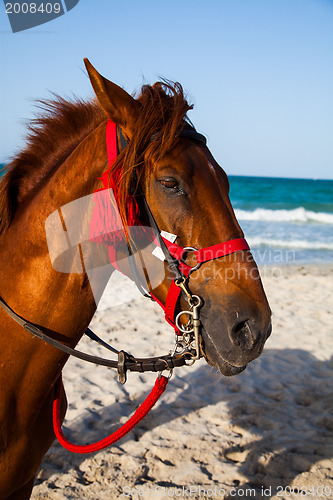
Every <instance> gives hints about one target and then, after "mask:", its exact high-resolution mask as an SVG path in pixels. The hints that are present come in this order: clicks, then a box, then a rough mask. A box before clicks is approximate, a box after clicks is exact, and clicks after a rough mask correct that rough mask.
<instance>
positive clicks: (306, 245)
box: [247, 237, 333, 250]
mask: <svg viewBox="0 0 333 500" xmlns="http://www.w3.org/2000/svg"><path fill="white" fill-rule="evenodd" d="M247 241H248V243H249V245H250V247H252V248H253V247H262V246H265V247H278V248H292V249H294V250H297V249H303V250H333V243H330V242H321V241H308V240H273V239H269V238H260V237H253V238H251V237H249V238H247Z"/></svg>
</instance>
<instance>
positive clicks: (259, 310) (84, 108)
mask: <svg viewBox="0 0 333 500" xmlns="http://www.w3.org/2000/svg"><path fill="white" fill-rule="evenodd" d="M86 66H87V70H88V73H89V76H90V80H91V82H92V86H93V88H94V91H95V93H96V96H97V101H96V102H95V101H92V102H82V101H77V102H67V101H64V100H62V99H58V100H56V101H54V102H52V103H48V107H49V112H48V113H44V116H41V117H40V118H39V119H38V120H37V123H36V124H35V125H34V126H33V127H32V128H31V131H30V136H29V140H28V143H27V147H26V149H25V150H24V151H23V152H21V153H20V154H19V155H18V156H17V157H16V158H15V159H14V160H13V161H12V163H11V164H10V165H9V166H8V172H7V173H6V175H5V177H4V178H3V180H2V181H1V184H0V217H1V219H0V232H1V239H0V255H1V270H0V277H1V279H0V295H1V297H2V298H3V299H4V300H5V301H6V303H7V304H8V305H9V306H10V307H11V308H12V309H13V310H14V311H15V312H16V313H17V314H19V315H20V316H21V317H24V318H25V319H26V320H27V321H29V322H31V323H33V324H34V325H37V326H39V327H41V328H43V329H44V331H46V332H48V334H49V335H50V336H51V337H52V338H54V339H57V340H59V341H61V342H62V343H63V344H65V345H68V346H71V347H74V346H75V345H76V344H77V342H78V341H79V339H80V337H81V336H82V334H83V332H84V331H85V330H86V328H87V327H88V325H89V323H90V321H91V319H92V317H93V315H94V312H95V309H96V304H95V300H94V297H93V293H92V291H91V287H90V284H89V280H88V279H87V274H86V273H85V272H82V273H61V272H58V271H56V270H55V269H54V268H53V266H52V264H51V262H50V256H49V251H48V246H47V241H46V235H45V221H46V219H47V218H48V216H49V215H50V214H52V213H53V212H54V211H55V210H57V209H58V208H59V207H61V206H63V205H66V204H68V203H69V202H71V201H73V200H77V199H79V198H81V197H84V196H86V195H89V194H91V193H92V192H93V191H95V190H96V189H98V188H100V187H101V181H100V180H99V178H100V176H101V174H102V173H103V172H104V171H105V170H106V168H107V151H106V143H105V130H106V123H107V119H109V118H110V119H111V120H112V121H113V122H115V123H117V124H118V125H119V126H121V127H122V131H123V133H124V135H125V137H126V139H127V141H128V146H127V147H126V148H125V149H124V150H123V152H122V153H121V154H120V155H119V157H118V159H117V161H116V164H115V168H116V166H117V165H120V164H121V165H122V171H123V176H122V178H121V180H120V181H119V192H120V193H122V194H123V196H120V198H119V200H120V201H119V203H120V212H121V213H124V212H126V201H125V200H126V195H127V194H128V193H129V192H130V190H131V189H132V186H133V182H134V180H135V179H137V181H136V187H137V188H138V187H139V188H140V189H141V191H142V192H143V194H144V195H145V197H146V200H147V203H148V205H149V207H150V210H151V213H152V214H153V217H154V219H155V221H156V223H157V225H158V227H159V228H161V229H163V230H165V231H168V232H170V233H173V234H175V235H177V242H178V243H179V244H180V245H182V246H183V247H186V246H194V247H196V248H203V247H208V246H210V245H215V244H216V243H219V242H224V241H228V240H231V239H234V238H242V237H243V233H242V231H241V229H240V227H239V225H238V223H237V220H236V218H235V215H234V212H233V210H232V207H231V204H230V201H229V196H228V189H229V184H228V179H227V176H226V174H225V173H224V171H223V170H222V168H220V167H219V165H218V164H217V163H216V161H215V160H214V158H213V156H212V155H211V153H210V151H209V150H208V148H207V147H206V145H205V144H204V143H203V142H198V141H195V140H192V139H191V137H190V135H189V136H188V137H186V136H180V135H178V134H177V133H178V132H179V130H182V129H184V128H185V129H189V130H192V129H193V127H192V125H191V124H190V122H189V121H188V119H187V118H186V113H187V111H188V110H189V109H190V106H189V105H188V104H187V102H186V100H185V98H184V95H183V92H182V88H181V86H180V85H179V84H175V85H172V84H170V83H165V82H164V83H156V84H154V85H153V86H144V87H143V88H142V90H141V94H140V96H139V97H138V99H134V98H133V97H131V96H130V95H129V94H127V93H126V92H125V91H124V90H123V89H121V88H120V87H118V86H117V85H115V84H113V83H111V82H110V81H108V80H106V79H105V78H103V77H102V76H101V75H100V74H99V73H98V72H97V71H96V70H95V69H94V68H93V67H92V66H91V64H90V63H89V62H88V61H86ZM152 138H154V140H152ZM232 257H233V258H232V259H231V258H227V257H221V258H219V259H215V260H211V261H209V262H207V263H205V264H203V265H202V266H201V267H200V268H199V269H198V270H197V271H195V273H193V274H192V276H191V281H190V286H191V291H192V293H196V294H198V295H200V296H201V297H202V299H203V301H204V303H203V306H202V308H201V323H202V329H201V333H200V342H201V348H202V352H203V354H204V357H205V359H206V360H207V362H208V363H209V364H211V365H212V366H215V367H217V368H218V369H219V370H220V371H221V372H222V373H223V374H225V375H233V374H236V373H239V372H240V371H242V370H243V369H244V368H245V366H246V365H247V364H248V363H249V362H250V361H252V360H253V359H255V358H257V357H258V356H259V355H260V354H261V352H262V349H263V345H264V343H265V341H266V339H267V337H268V336H269V334H270V331H271V322H270V316H271V313H270V309H269V306H268V303H267V300H266V296H265V294H264V291H263V288H262V284H261V281H260V278H259V275H258V271H257V268H256V265H255V263H254V261H253V259H252V258H251V254H250V252H249V251H244V250H243V251H238V252H236V253H234V254H233V256H232ZM169 286H170V270H169V269H168V266H167V264H166V263H165V277H164V279H163V281H162V282H161V283H160V284H159V285H158V286H156V288H155V289H154V290H150V291H152V292H153V293H154V295H155V296H156V297H157V298H158V299H159V300H160V301H161V302H162V303H165V300H166V296H167V292H168V288H169ZM182 300H183V299H182ZM183 304H184V303H183V302H181V303H180V307H182V306H183ZM0 321H1V323H0V324H1V328H0V339H1V340H0V342H1V362H0V422H1V424H0V498H1V499H16V500H18V499H27V498H29V497H30V495H31V490H32V487H33V483H34V476H35V474H36V471H37V469H38V467H39V465H40V463H41V460H42V458H43V456H44V454H45V453H46V451H47V449H48V448H49V447H50V446H51V444H52V441H53V440H54V433H53V429H52V421H51V411H52V410H51V408H52V401H53V397H54V385H55V383H56V381H57V379H58V377H59V374H60V372H61V370H62V367H63V366H64V364H65V363H66V360H67V358H68V355H66V354H64V353H62V352H60V351H58V350H57V349H55V348H54V347H52V346H49V345H47V344H46V343H45V342H43V341H41V340H39V339H36V338H35V337H33V336H32V335H31V334H30V333H28V332H27V331H25V330H24V329H23V328H22V327H21V326H20V325H18V324H17V323H15V322H14V321H13V319H12V318H11V317H9V316H8V315H7V314H6V313H5V312H4V311H3V310H2V309H1V308H0ZM63 399H64V398H63ZM63 413H65V404H64V408H63Z"/></svg>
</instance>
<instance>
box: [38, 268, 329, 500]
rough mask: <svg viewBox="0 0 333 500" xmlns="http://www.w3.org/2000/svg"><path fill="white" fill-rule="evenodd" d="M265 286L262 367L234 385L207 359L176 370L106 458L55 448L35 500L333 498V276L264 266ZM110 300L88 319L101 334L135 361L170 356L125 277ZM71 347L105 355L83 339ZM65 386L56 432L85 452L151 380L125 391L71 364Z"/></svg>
mask: <svg viewBox="0 0 333 500" xmlns="http://www.w3.org/2000/svg"><path fill="white" fill-rule="evenodd" d="M262 277H263V282H264V286H265V289H266V292H267V295H268V298H269V301H270V305H271V308H272V310H273V333H272V336H271V337H270V339H269V340H268V341H267V343H266V348H265V350H264V353H263V355H262V356H261V357H260V358H259V359H258V360H256V361H254V362H252V363H251V364H250V365H249V366H248V368H247V369H246V370H245V372H243V373H242V374H240V375H238V376H236V377H232V378H225V377H222V376H221V375H220V374H219V373H218V372H217V371H216V370H214V369H212V368H211V367H209V366H208V365H207V364H206V363H205V361H204V360H200V361H199V362H197V363H195V365H194V366H192V367H183V368H178V369H177V370H175V372H174V374H173V377H172V379H171V380H170V382H169V385H168V388H167V390H166V392H165V393H164V394H163V396H162V398H161V399H160V401H159V402H158V403H157V405H156V407H155V408H154V409H153V410H152V412H151V413H150V414H149V415H148V417H147V418H146V419H145V420H143V421H142V422H141V423H140V424H139V425H138V426H137V427H136V428H135V430H133V431H132V432H130V433H129V434H128V435H127V436H126V437H125V438H123V439H122V440H121V441H120V442H118V443H117V444H116V445H114V446H113V447H111V448H109V449H106V450H104V451H101V452H98V453H95V454H90V455H77V454H72V453H70V452H68V451H66V450H65V449H63V448H62V447H61V446H60V445H59V444H58V443H57V442H55V443H54V445H53V446H52V448H51V449H50V450H49V452H48V453H47V455H46V456H45V459H44V461H43V463H42V465H41V467H40V470H39V472H38V475H37V478H36V485H35V488H34V491H33V495H32V498H33V499H34V500H37V499H43V500H46V499H52V500H62V499H74V498H75V499H76V498H80V499H83V498H86V499H89V500H95V499H96V500H100V499H116V498H123V499H125V498H170V497H171V498H172V497H178V498H227V492H229V496H230V498H256V499H259V498H272V499H281V498H283V499H287V498H311V499H317V498H323V499H326V498H333V471H332V469H333V463H332V455H333V442H332V433H333V418H332V374H333V360H332V352H333V350H332V347H333V335H332V305H333V266H332V265H331V266H330V265H326V266H323V265H322V266H311V267H305V266H294V267H291V266H290V267H289V266H285V267H276V268H266V269H262ZM122 289H123V290H125V297H126V296H129V294H131V298H132V300H131V301H128V302H126V299H125V298H124V296H123V298H122V296H121V290H122ZM106 296H107V298H108V300H107V301H106V302H107V303H109V304H110V303H112V304H113V307H111V308H108V309H105V307H106V306H105V303H104V305H102V307H101V309H102V310H101V311H99V312H97V313H96V315H95V317H94V319H93V322H92V328H93V329H95V331H96V332H97V333H101V334H103V336H104V338H106V339H108V340H110V341H111V342H112V343H113V344H114V345H116V346H120V347H121V348H122V349H125V350H128V351H129V352H132V353H133V354H135V355H136V356H150V355H158V354H164V353H167V352H168V351H169V350H170V348H171V347H172V344H173V332H172V330H171V329H170V327H168V326H167V325H166V323H165V322H164V320H163V315H162V312H161V309H160V308H159V307H158V306H157V305H156V304H154V303H152V302H150V301H149V300H147V299H144V298H143V297H141V296H139V295H138V294H137V293H136V291H135V290H133V288H132V285H130V284H128V282H127V281H124V278H120V279H118V280H117V282H116V283H115V282H114V283H113V284H112V286H110V287H109V288H108V290H107V294H106ZM110 301H111V302H110ZM116 301H117V302H116ZM79 347H80V348H81V349H82V350H86V351H88V352H91V353H98V354H99V355H105V354H106V355H107V352H104V350H102V349H101V348H100V347H99V346H97V345H93V344H92V342H91V341H90V340H88V339H83V340H82V341H81V342H80V345H79ZM63 377H64V384H65V387H66V392H67V396H68V400H69V409H68V411H67V415H66V420H65V424H64V432H65V434H66V436H67V437H69V438H70V439H71V440H72V441H74V442H76V443H79V444H85V443H88V442H89V443H90V442H93V441H94V440H98V439H101V438H103V437H104V436H105V435H107V434H109V433H110V432H111V431H112V430H115V429H116V428H117V426H118V425H119V424H120V423H123V422H124V421H125V420H126V417H128V416H129V415H131V414H132V413H133V411H134V410H135V409H136V407H137V406H138V404H139V403H140V402H141V401H142V400H143V399H144V397H145V395H146V394H147V393H148V392H149V391H150V389H151V387H152V385H153V384H154V381H155V378H156V375H154V374H144V375H142V374H129V380H128V382H127V384H126V385H125V386H121V385H120V384H119V383H118V381H117V379H116V375H115V373H114V371H113V370H111V369H107V368H103V367H96V366H95V365H90V364H88V363H84V362H81V361H78V360H74V359H70V360H69V362H68V363H67V365H66V367H65V369H64V373H63ZM297 488H299V489H300V491H298V490H297ZM302 489H303V490H302ZM292 490H293V493H290V492H291V491H292ZM302 491H304V492H306V493H307V494H306V495H305V494H302Z"/></svg>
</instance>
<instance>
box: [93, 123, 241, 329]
mask: <svg viewBox="0 0 333 500" xmlns="http://www.w3.org/2000/svg"><path fill="white" fill-rule="evenodd" d="M106 148H107V154H108V164H109V169H108V170H107V171H106V172H104V174H103V175H102V181H103V184H104V189H106V188H110V187H112V185H110V181H109V172H110V169H111V168H112V165H113V163H114V161H115V159H116V158H117V155H118V145H117V126H116V124H115V123H114V122H112V121H111V120H108V122H107V126H106ZM111 184H112V181H111ZM128 203H130V204H131V203H133V204H134V206H135V207H136V201H135V199H134V198H132V199H131V200H129V202H128ZM133 210H134V211H136V208H135V209H132V211H133ZM163 241H164V243H165V244H166V246H167V248H168V250H169V252H170V254H171V255H172V256H173V257H174V258H175V259H177V260H178V262H179V269H180V271H181V272H182V273H183V274H184V276H186V277H189V276H190V274H191V273H192V272H193V271H195V270H196V269H198V267H199V266H200V265H201V264H203V263H204V262H208V261H210V260H213V259H218V258H220V257H224V256H226V255H230V254H232V253H234V252H238V251H240V250H249V249H250V248H249V245H248V244H247V242H246V240H245V239H244V238H236V239H234V240H229V241H225V242H223V243H218V244H217V245H213V246H210V247H206V248H200V249H198V250H197V249H194V248H192V247H185V248H183V247H181V246H179V245H177V244H176V243H171V242H170V241H168V240H167V239H165V238H163ZM189 251H193V252H194V254H195V256H196V261H197V262H196V265H195V266H194V267H190V266H188V265H187V264H185V262H184V258H185V256H186V255H187V253H188V252H189ZM180 294H181V288H180V287H179V286H177V285H176V283H175V280H174V279H173V280H172V282H171V285H170V288H169V291H168V295H167V298H166V302H165V306H164V305H163V304H162V302H161V301H160V300H158V299H157V298H156V297H154V296H152V298H153V299H154V300H155V301H156V302H157V303H158V304H159V305H160V306H161V307H162V309H163V310H164V312H165V319H166V321H167V322H168V323H169V324H170V325H171V326H172V327H173V328H174V329H175V332H176V333H177V334H179V331H178V328H177V326H176V324H175V316H176V307H177V304H178V300H179V298H180Z"/></svg>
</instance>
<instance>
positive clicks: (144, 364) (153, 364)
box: [0, 297, 191, 375]
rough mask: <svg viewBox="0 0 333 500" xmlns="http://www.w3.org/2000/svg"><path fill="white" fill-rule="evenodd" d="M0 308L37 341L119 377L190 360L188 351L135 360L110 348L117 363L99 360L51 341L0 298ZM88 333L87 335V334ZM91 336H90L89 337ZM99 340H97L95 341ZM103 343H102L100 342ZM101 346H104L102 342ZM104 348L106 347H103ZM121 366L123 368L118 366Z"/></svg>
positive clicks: (157, 370) (173, 366)
mask: <svg viewBox="0 0 333 500" xmlns="http://www.w3.org/2000/svg"><path fill="white" fill-rule="evenodd" d="M0 306H1V307H2V308H3V309H4V310H5V311H6V313H7V314H8V315H9V316H10V317H11V318H12V319H13V320H14V321H16V323H18V324H19V325H20V326H22V327H23V328H24V329H25V330H26V331H27V332H29V333H31V334H32V335H34V336H35V337H38V338H39V339H41V340H43V341H44V342H46V343H47V344H49V345H51V346H53V347H55V348H56V349H59V350H60V351H62V352H65V353H66V354H68V355H70V356H74V357H75V358H78V359H82V360H83V361H88V362H89V363H94V364H96V365H102V366H107V367H109V368H116V369H118V372H119V375H121V373H120V371H121V370H122V371H123V372H124V373H126V370H129V371H132V372H147V371H152V372H159V371H162V370H166V369H168V370H172V369H173V368H175V367H177V366H184V365H185V364H186V361H187V360H189V359H191V352H190V351H189V352H188V353H185V354H182V355H176V356H171V355H170V354H168V355H164V356H159V357H152V358H135V357H134V356H132V355H130V354H128V353H126V352H124V351H119V352H118V351H116V350H115V349H113V348H112V350H113V351H116V352H117V353H118V361H116V360H112V359H104V358H100V357H99V356H93V355H91V354H87V353H85V352H82V351H78V350H77V349H72V348H71V347H68V346H66V345H64V344H62V343H61V342H58V341H57V340H55V339H52V338H51V337H49V336H48V335H47V334H46V333H45V332H43V330H42V329H41V328H38V327H37V326H36V325H33V324H32V323H30V322H29V321H26V320H25V319H24V318H22V317H21V316H19V315H18V314H16V313H15V312H14V311H13V310H12V309H11V308H10V307H9V306H8V304H7V303H6V302H5V301H4V300H3V299H2V298H1V297H0ZM88 332H89V333H88ZM87 334H88V336H89V337H91V338H92V337H93V340H96V341H98V342H99V340H100V339H99V337H98V336H97V335H96V334H94V333H93V332H92V331H91V330H90V329H88V330H87ZM91 334H92V336H91ZM97 339H99V340H97ZM102 342H103V341H102ZM103 344H105V343H104V342H103ZM104 347H106V346H104ZM110 347H111V346H108V347H107V348H110ZM121 359H123V360H124V361H123V363H122V362H120V360H121ZM121 364H123V366H120V365H121Z"/></svg>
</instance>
